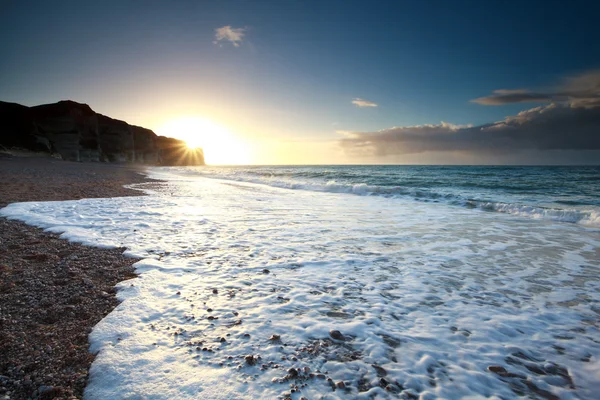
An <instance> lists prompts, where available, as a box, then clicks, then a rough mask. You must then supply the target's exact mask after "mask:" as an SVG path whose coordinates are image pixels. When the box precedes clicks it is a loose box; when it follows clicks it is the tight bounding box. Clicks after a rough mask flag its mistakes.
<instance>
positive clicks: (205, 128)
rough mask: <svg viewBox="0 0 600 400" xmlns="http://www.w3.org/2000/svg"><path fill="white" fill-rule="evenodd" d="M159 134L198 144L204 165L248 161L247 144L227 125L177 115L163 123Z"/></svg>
mask: <svg viewBox="0 0 600 400" xmlns="http://www.w3.org/2000/svg"><path fill="white" fill-rule="evenodd" d="M157 131H158V133H159V134H160V135H163V136H168V137H173V138H177V139H181V140H183V141H185V143H186V145H187V146H188V147H189V148H191V149H195V148H198V147H201V148H202V150H203V151H204V159H205V160H206V163H207V164H213V165H214V164H221V165H224V164H225V165H231V164H249V154H248V149H247V146H246V145H245V144H244V143H243V142H242V141H241V140H240V139H238V138H236V137H235V136H234V135H233V134H232V133H231V132H230V131H229V130H228V129H227V128H225V127H223V126H221V125H218V124H216V123H214V122H213V121H211V120H209V119H206V118H202V117H196V116H192V117H179V118H175V119H172V120H169V121H167V122H166V123H164V124H163V125H162V126H161V127H160V129H157Z"/></svg>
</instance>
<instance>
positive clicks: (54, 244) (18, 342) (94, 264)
mask: <svg viewBox="0 0 600 400" xmlns="http://www.w3.org/2000/svg"><path fill="white" fill-rule="evenodd" d="M139 168H140V167H134V166H124V165H117V164H104V163H77V162H68V161H61V160H56V159H54V158H50V157H13V156H8V155H7V156H3V157H0V188H1V190H0V208H2V207H4V206H6V205H7V204H9V203H13V202H24V201H61V200H73V199H81V198H97V197H117V196H139V195H141V194H142V193H141V192H139V191H135V190H131V189H126V188H124V187H123V185H125V184H128V183H140V182H147V181H149V180H148V179H146V178H144V177H143V176H142V175H140V174H139ZM122 253H123V249H110V250H108V249H100V248H93V247H87V246H83V245H80V244H75V243H70V242H68V241H67V240H63V239H59V235H57V234H53V233H47V232H44V231H43V230H41V229H38V228H34V227H31V226H28V225H25V224H23V223H21V222H17V221H10V220H7V219H5V218H0V398H2V399H28V398H33V399H72V398H81V396H82V394H83V388H84V387H85V384H86V380H87V375H88V369H89V367H90V364H91V363H92V361H93V359H94V355H92V354H91V353H90V352H89V350H88V348H89V343H88V334H89V332H90V331H91V329H92V327H93V326H94V325H96V324H97V323H98V321H100V320H101V319H102V318H104V316H106V315H107V314H108V313H109V312H111V311H112V310H113V309H114V307H115V306H116V305H117V304H118V302H117V300H116V298H115V296H114V285H115V284H116V283H117V282H120V281H123V280H126V279H129V278H132V277H133V276H135V275H134V273H133V268H132V264H133V263H134V262H135V261H137V260H136V259H133V258H127V257H124V256H123V255H122Z"/></svg>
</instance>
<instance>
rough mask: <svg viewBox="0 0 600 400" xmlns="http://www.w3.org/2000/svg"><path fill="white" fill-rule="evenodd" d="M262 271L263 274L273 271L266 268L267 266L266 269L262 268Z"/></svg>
mask: <svg viewBox="0 0 600 400" xmlns="http://www.w3.org/2000/svg"><path fill="white" fill-rule="evenodd" d="M262 272H263V274H268V273H270V272H271V271H269V270H268V269H266V268H265V269H263V270H262Z"/></svg>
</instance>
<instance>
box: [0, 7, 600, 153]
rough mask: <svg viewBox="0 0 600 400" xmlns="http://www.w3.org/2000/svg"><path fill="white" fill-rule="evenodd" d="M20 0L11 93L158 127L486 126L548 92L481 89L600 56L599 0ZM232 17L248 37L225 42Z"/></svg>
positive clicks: (7, 73)
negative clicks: (517, 94) (199, 122)
mask: <svg viewBox="0 0 600 400" xmlns="http://www.w3.org/2000/svg"><path fill="white" fill-rule="evenodd" d="M12 3H13V4H9V5H8V6H7V7H5V8H4V10H3V13H2V15H0V32H1V33H2V35H1V36H0V54H3V55H4V56H3V62H2V63H0V94H1V96H0V97H1V100H4V101H13V102H18V103H22V104H26V105H36V104H40V103H48V102H54V101H58V100H60V99H66V98H69V99H73V100H76V101H80V102H85V103H88V104H90V106H91V107H92V108H93V109H94V110H96V111H97V112H100V113H104V114H107V115H110V116H113V117H116V118H121V119H125V120H127V121H128V122H130V123H133V124H139V125H143V126H147V127H149V128H151V129H155V130H160V126H161V125H162V124H164V122H165V121H166V120H168V119H170V118H171V119H172V118H177V117H178V116H179V115H198V116H202V117H204V118H209V119H211V121H213V122H215V123H218V124H221V125H224V126H227V127H228V128H229V130H230V131H232V132H233V134H234V135H235V136H239V137H240V138H242V139H245V140H246V142H252V141H253V140H254V143H259V142H261V140H262V141H263V142H264V141H270V142H271V143H275V142H281V141H291V142H306V143H309V142H319V141H336V140H338V139H339V133H336V131H352V132H376V131H379V130H384V129H388V128H392V127H400V126H414V125H422V124H440V122H441V121H445V122H449V123H452V124H458V125H465V124H473V125H475V126H478V125H483V124H486V123H491V122H495V121H500V120H503V119H504V118H505V117H506V116H511V115H515V114H516V113H518V112H519V111H522V110H526V109H530V108H533V107H535V106H537V105H540V104H535V103H521V102H519V103H506V104H502V105H499V106H486V105H482V104H477V103H473V102H471V101H470V100H473V99H476V98H480V97H485V96H488V95H490V94H491V93H492V92H493V91H494V90H498V89H530V90H532V91H552V90H554V88H555V87H557V86H558V85H561V84H562V82H563V81H564V79H565V78H567V77H570V76H578V75H581V74H585V73H587V72H589V71H594V70H597V69H599V68H600V51H599V50H598V42H599V39H600V33H599V32H600V29H598V26H597V24H598V23H597V15H598V12H599V11H600V7H599V6H598V5H597V3H596V2H594V1H571V2H564V1H481V2H479V1H454V2H451V1H422V2H417V1H348V0H346V1H336V0H327V1H217V0H215V1H170V2H167V1H162V2H159V1H121V2H111V1H105V2H97V3H93V4H88V3H89V2H65V1H56V2H12ZM226 26H229V27H231V29H233V30H235V29H239V30H240V31H238V32H242V33H243V36H242V38H241V40H240V41H239V42H235V43H234V42H232V41H229V40H227V39H224V40H220V41H217V42H216V38H215V32H216V31H215V30H216V29H218V28H221V27H226ZM215 42H216V43H215ZM356 98H361V99H364V100H367V101H370V102H374V103H376V104H377V107H357V106H356V105H353V104H352V100H353V99H356ZM259 147H260V146H259ZM262 151H263V153H268V151H267V150H265V149H263V150H262ZM282 151H283V152H284V153H286V152H288V151H289V149H288V150H285V151H284V150H282ZM259 153H260V151H259ZM286 154H287V153H286ZM263 155H264V154H263ZM338 156H339V155H338ZM336 157H337V156H336ZM294 160H296V159H294ZM255 161H256V160H255ZM300 161H302V160H300ZM397 161H399V162H401V161H402V160H400V159H398V160H397ZM409 161H410V160H409Z"/></svg>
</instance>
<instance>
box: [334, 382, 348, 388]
mask: <svg viewBox="0 0 600 400" xmlns="http://www.w3.org/2000/svg"><path fill="white" fill-rule="evenodd" d="M335 386H336V387H337V388H338V389H345V388H346V384H345V383H344V382H343V381H339V382H338V383H336V384H335Z"/></svg>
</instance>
